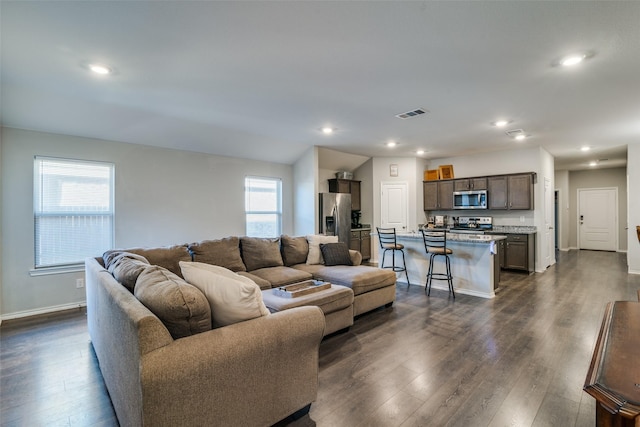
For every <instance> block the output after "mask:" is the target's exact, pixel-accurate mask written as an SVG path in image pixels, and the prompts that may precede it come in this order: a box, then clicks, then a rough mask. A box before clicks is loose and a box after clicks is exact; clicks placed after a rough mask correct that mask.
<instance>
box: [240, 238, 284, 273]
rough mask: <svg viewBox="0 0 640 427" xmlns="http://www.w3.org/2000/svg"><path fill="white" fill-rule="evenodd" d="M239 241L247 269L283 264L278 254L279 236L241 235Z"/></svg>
mask: <svg viewBox="0 0 640 427" xmlns="http://www.w3.org/2000/svg"><path fill="white" fill-rule="evenodd" d="M240 242H241V245H242V259H243V260H244V265H245V266H246V267H247V271H253V270H257V269H259V268H266V267H280V266H282V265H284V262H283V261H282V255H281V254H280V239H279V238H275V239H267V238H260V237H242V238H240Z"/></svg>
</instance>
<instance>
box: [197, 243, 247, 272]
mask: <svg viewBox="0 0 640 427" xmlns="http://www.w3.org/2000/svg"><path fill="white" fill-rule="evenodd" d="M189 252H191V255H193V260H194V261H195V262H202V263H205V264H211V265H218V266H220V267H224V268H228V269H229V270H231V271H234V272H238V271H247V268H246V267H245V265H244V263H243V262H242V257H241V256H240V239H239V238H238V237H226V238H224V239H220V240H203V241H202V242H199V243H192V244H190V245H189Z"/></svg>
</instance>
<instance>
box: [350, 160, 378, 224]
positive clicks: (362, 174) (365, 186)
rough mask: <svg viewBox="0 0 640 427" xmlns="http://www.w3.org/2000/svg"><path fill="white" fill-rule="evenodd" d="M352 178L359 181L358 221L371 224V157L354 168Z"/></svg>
mask: <svg viewBox="0 0 640 427" xmlns="http://www.w3.org/2000/svg"><path fill="white" fill-rule="evenodd" d="M353 178H354V179H356V180H358V181H360V213H361V217H360V222H361V223H362V224H372V225H373V159H369V160H367V161H366V162H365V163H364V164H362V166H360V167H359V168H358V169H356V170H355V171H354V173H353Z"/></svg>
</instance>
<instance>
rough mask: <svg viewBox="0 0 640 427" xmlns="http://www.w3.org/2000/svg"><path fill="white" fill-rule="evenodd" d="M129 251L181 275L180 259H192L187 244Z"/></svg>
mask: <svg viewBox="0 0 640 427" xmlns="http://www.w3.org/2000/svg"><path fill="white" fill-rule="evenodd" d="M127 252H133V253H134V254H138V255H142V256H143V257H145V258H146V259H147V260H149V264H152V265H159V266H160V267H164V268H166V269H167V270H169V271H170V272H172V273H173V274H177V275H178V276H180V275H181V274H182V273H181V272H180V266H179V265H178V263H179V262H180V261H191V254H190V253H189V250H188V249H187V245H174V246H166V247H159V248H133V249H127Z"/></svg>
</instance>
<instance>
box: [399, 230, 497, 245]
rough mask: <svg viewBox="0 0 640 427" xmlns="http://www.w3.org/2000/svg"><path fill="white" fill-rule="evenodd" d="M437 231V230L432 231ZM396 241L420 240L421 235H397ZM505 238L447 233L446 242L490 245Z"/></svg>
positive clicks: (489, 235) (416, 233)
mask: <svg viewBox="0 0 640 427" xmlns="http://www.w3.org/2000/svg"><path fill="white" fill-rule="evenodd" d="M434 231H437V230H434ZM397 236H398V239H416V240H418V239H419V240H422V233H418V232H414V233H398V234H397ZM504 239H506V236H494V235H491V234H459V233H447V241H448V242H461V243H491V242H495V241H498V240H504Z"/></svg>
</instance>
